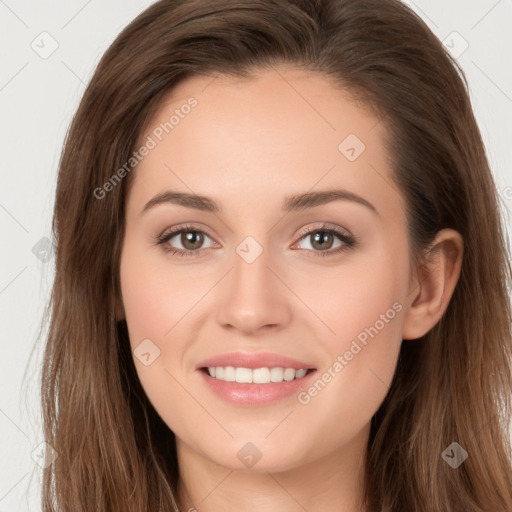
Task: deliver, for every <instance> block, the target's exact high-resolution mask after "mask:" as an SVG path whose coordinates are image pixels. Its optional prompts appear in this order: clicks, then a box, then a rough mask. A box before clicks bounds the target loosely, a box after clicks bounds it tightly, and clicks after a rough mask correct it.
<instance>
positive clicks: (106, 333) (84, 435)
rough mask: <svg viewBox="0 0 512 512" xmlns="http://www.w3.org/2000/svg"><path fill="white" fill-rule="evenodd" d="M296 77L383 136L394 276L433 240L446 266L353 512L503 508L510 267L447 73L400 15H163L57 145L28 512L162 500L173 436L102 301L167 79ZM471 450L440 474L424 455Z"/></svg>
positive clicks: (111, 294)
mask: <svg viewBox="0 0 512 512" xmlns="http://www.w3.org/2000/svg"><path fill="white" fill-rule="evenodd" d="M279 65H286V66H291V67H294V68H297V69H303V70H310V71H314V72H316V73H318V74H320V75H322V76H324V77H325V78H326V79H328V80H330V81H331V82H332V83H333V84H335V85H336V86H338V87H339V88H340V89H343V90H345V91H348V92H349V93H351V94H352V95H353V97H354V98H357V99H358V100H361V101H362V104H364V105H366V106H368V107H369V108H370V109H371V110H372V112H374V113H376V114H377V115H378V116H379V119H380V120H381V122H382V123H384V126H385V127H386V141H385V144H386V147H387V149H388V152H389V158H390V162H391V164H392V165H391V168H392V180H393V184H394V185H395V186H396V187H397V188H398V190H399V191H400V193H401V194H402V195H403V197H404V199H405V202H406V214H407V229H408V236H409V242H410V253H411V261H414V262H417V263H421V262H424V261H426V259H425V257H426V255H427V254H428V251H429V249H430V248H431V244H432V241H433V239H434V237H435V235H436V233H437V232H438V231H439V230H441V229H443V228H452V229H455V230H456V231H458V232H459V233H460V234H461V235H462V237H463V240H464V254H463V259H462V267H461V272H460V277H459V280H458V283H457V285H456V287H455V290H454V292H453V296H452V298H451V301H450V303H449V304H448V307H447V309H446V311H445V313H444V315H443V316H442V318H441V319H440V321H439V322H438V323H437V324H436V325H435V326H434V327H433V328H432V329H431V330H430V331H429V332H428V333H427V334H425V335H424V336H423V337H421V338H419V339H417V340H406V341H403V343H402V346H401V349H400V354H399V359H398V364H397V368H396V372H395V375H394V378H393V381H392V383H391V386H390V389H389V391H388V393H387V395H386V397H385V399H384V401H383V403H382V404H381V406H380V408H379V409H378V411H377V413H376V414H375V415H374V416H373V417H372V419H371V429H370V437H369V442H368V448H367V454H366V464H365V468H366V469H365V481H364V496H365V505H366V506H367V507H368V510H370V511H372V512H373V511H380V510H381V509H382V508H386V509H389V510H390V511H393V512H403V511H404V510H408V511H428V512H441V511H442V512H460V511H462V510H464V511H465V512H483V511H491V510H492V511H493V512H505V511H507V512H510V509H511V506H512V484H511V482H512V462H511V460H512V457H511V451H512V450H511V446H510V444H511V443H510V439H509V431H510V427H511V426H510V419H511V416H512V404H511V401H512V397H511V393H512V365H511V361H512V343H511V339H512V333H511V307H510V296H509V294H510V289H511V268H510V262H509V257H508V252H507V250H508V245H506V243H505V229H504V227H503V224H502V222H503V221H502V219H501V215H500V209H499V196H498V194H497V191H496V187H495V183H494V180H493V177H492V174H491V171H490V168H489V164H488V161H487V156H486V153H485V149H484V145H483V142H482V138H481V135H480V131H479V128H478V126H477V123H476V121H475V117H474V114H473V111H472V107H471V102H470V98H469V94H468V86H467V80H466V78H465V76H464V73H463V71H462V69H461V68H460V67H459V66H458V64H457V63H456V61H455V60H454V59H453V58H452V57H451V56H450V54H449V53H448V52H447V51H446V50H445V49H444V47H443V45H442V44H441V43H440V41H439V40H438V39H437V38H436V37H435V35H434V34H433V33H432V32H431V31H430V29H429V28H428V27H427V26H426V24H425V23H424V22H423V21H422V20H421V18H419V17H418V16H417V15H416V14H415V13H414V12H413V11H412V10H410V9H409V8H408V7H407V6H405V5H404V4H402V3H400V2H399V1H398V0H336V1H335V0H251V1H247V2H233V1H230V0H209V1H208V2H204V1H202V0H187V1H185V0H182V1H179V0H162V1H159V2H156V3H154V4H153V5H151V6H150V7H149V8H148V9H146V10H145V11H144V12H142V13H141V14H140V15H139V16H138V17H137V18H136V19H135V20H133V21H132V22H131V23H130V24H129V25H128V26H127V27H126V28H125V29H124V30H123V31H122V32H121V33H120V34H119V35H118V37H117V38H116V39H115V41H114V42H113V43H112V45H111V46H110V47H109V48H108V50H107V51H106V53H105V54H104V55H103V57H102V58H101V60H100V62H99V64H98V66H97V68H96V70H95V72H94V75H93V76H92V78H91V80H90V82H89V84H88V86H87V88H86V90H85V93H84V95H83V98H82V100H81V102H80V105H79V107H78V110H77V112H76V114H75V116H74V118H73V120H72V122H71V125H70V128H69V130H68V133H67V135H66V140H65V144H64V149H63V152H62V155H61V158H60V162H59V173H58V183H57V189H56V197H55V210H54V217H53V224H52V229H53V234H54V238H55V244H56V274H55V280H54V284H53V289H52V293H51V298H50V302H49V304H48V308H47V315H48V316H50V315H51V317H50V324H49V330H48V335H47V340H46V345H45V353H44V361H43V368H42V377H41V390H42V407H43V423H44V425H43V428H44V435H45V440H46V442H47V443H49V444H50V445H51V446H52V447H53V448H54V449H55V450H56V451H57V453H58V457H57V459H56V460H55V461H54V462H53V464H52V465H51V466H49V467H48V468H47V469H45V470H44V473H43V489H42V505H43V510H44V512H50V511H52V512H53V511H65V512H67V511H71V510H73V511H74V512H82V511H83V512H85V511H87V512H89V511H91V510H97V511H107V510H108V511H119V512H121V511H122V512H126V511H127V510H137V511H148V512H149V511H151V512H156V511H161V512H163V511H168V510H172V504H173V503H174V501H175V500H176V499H177V498H176V496H177V494H176V493H177V484H178V475H179V468H178V462H177V457H176V449H175V437H174V433H173V432H172V431H171V430H170V429H169V428H168V427H167V425H166V424H165V423H164V422H163V420H162V419H161V418H160V417H159V415H158V414H157V412H156V411H155V409H154V408H153V407H152V405H151V403H150V402H149V400H148V398H147V396H146V395H145V393H144V390H143V389H142V386H141V384H140V382H139V379H138V377H137V374H136V370H135V366H134V362H133V358H132V354H131V351H130V344H129V338H128V332H127V326H126V322H125V320H119V321H118V320H116V318H115V316H114V308H115V304H116V303H118V301H119V300H120V280H119V259H120V251H121V246H122V240H123V233H124V223H125V219H124V214H125V198H126V194H127V191H128V190H129V187H130V183H131V182H132V181H133V174H134V173H130V174H128V175H127V176H126V177H125V178H124V179H123V180H121V181H120V182H119V183H118V184H117V185H116V186H114V187H112V190H111V191H110V192H109V194H108V196H107V197H105V198H104V199H98V198H97V197H96V196H95V194H94V193H93V191H94V190H95V189H96V188H97V187H98V186H101V185H102V184H104V183H106V182H107V181H108V180H109V179H110V178H111V176H112V175H113V173H114V172H115V171H116V169H119V168H120V167H122V166H123V164H124V163H125V162H127V161H128V160H129V158H130V157H131V155H132V153H133V151H134V149H136V144H137V141H138V140H139V138H140V137H141V134H143V131H144V129H145V127H146V126H147V125H148V123H149V122H150V121H151V119H152V117H153V115H154V114H155V113H156V112H157V110H158V108H159V107H160V106H161V104H162V101H163V100H164V99H165V97H166V96H167V95H168V94H169V92H170V91H172V89H173V87H174V86H176V85H177V84H178V83H179V82H181V81H183V80H184V79H186V78H188V77H192V76H194V75H204V76H207V75H212V74H225V75H228V76H233V77H238V78H242V77H243V78H248V79H250V78H251V77H254V76H256V75H257V73H258V71H260V70H269V69H271V68H274V69H275V67H277V66H279ZM454 441H455V442H457V443H459V444H460V445H461V446H462V447H463V448H464V450H466V451H467V452H468V454H469V456H468V458H467V459H466V460H465V461H464V463H463V464H461V465H460V466H459V467H457V468H456V469H454V468H452V467H450V465H448V464H447V463H446V462H445V461H444V460H443V458H442V456H441V454H442V452H443V450H445V448H447V447H448V446H449V445H450V444H451V443H452V442H454Z"/></svg>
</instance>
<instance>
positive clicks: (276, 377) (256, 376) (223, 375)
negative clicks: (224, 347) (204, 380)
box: [208, 366, 307, 384]
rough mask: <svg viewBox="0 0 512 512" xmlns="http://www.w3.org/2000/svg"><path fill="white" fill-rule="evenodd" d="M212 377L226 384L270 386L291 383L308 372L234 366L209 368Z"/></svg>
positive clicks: (292, 369)
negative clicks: (277, 383) (271, 383)
mask: <svg viewBox="0 0 512 512" xmlns="http://www.w3.org/2000/svg"><path fill="white" fill-rule="evenodd" d="M208 373H209V374H210V377H214V378H215V379H219V380H224V381H226V382H239V383H243V384H253V383H254V384H269V383H270V382H283V380H285V381H291V380H294V379H301V378H302V377H304V376H305V375H306V373H307V370H304V369H302V370H295V369H294V368H279V367H275V368H256V369H254V370H253V369H251V368H235V367H233V366H209V367H208Z"/></svg>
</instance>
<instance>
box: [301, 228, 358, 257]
mask: <svg viewBox="0 0 512 512" xmlns="http://www.w3.org/2000/svg"><path fill="white" fill-rule="evenodd" d="M336 238H337V239H338V240H339V241H340V243H338V245H337V246H335V247H334V243H335V239H336ZM300 239H301V240H303V239H306V240H307V239H309V240H310V241H311V243H310V246H311V247H312V249H308V250H309V251H311V252H312V253H313V256H321V257H325V256H335V255H338V254H340V253H341V252H343V251H346V250H348V249H351V248H352V247H354V246H355V244H356V239H355V237H354V236H353V235H349V234H346V233H343V232H342V231H340V230H339V229H337V228H335V227H329V225H327V224H324V225H323V226H320V227H317V228H315V229H309V230H308V231H306V232H303V233H302V234H301V238H300ZM333 247H334V249H333Z"/></svg>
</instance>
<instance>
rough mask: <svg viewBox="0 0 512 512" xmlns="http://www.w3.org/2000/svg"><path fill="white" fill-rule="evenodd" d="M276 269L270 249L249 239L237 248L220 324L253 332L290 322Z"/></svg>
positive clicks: (220, 315) (219, 318)
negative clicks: (264, 327)
mask: <svg viewBox="0 0 512 512" xmlns="http://www.w3.org/2000/svg"><path fill="white" fill-rule="evenodd" d="M265 240H267V239H265ZM265 244H266V242H265ZM276 266H277V265H275V262H274V261H273V257H272V252H271V251H270V249H268V247H266V246H265V245H264V244H263V243H260V242H258V241H257V240H256V239H255V238H253V237H250V236H249V237H246V238H245V239H244V240H243V241H242V242H241V243H240V244H239V245H238V246H237V247H236V248H235V254H233V258H232V270H231V272H230V273H229V275H228V276H227V283H226V286H224V287H223V290H222V297H220V299H219V303H218V304H219V307H218V315H219V317H218V320H219V322H220V323H221V324H224V325H232V326H233V327H236V328H238V329H240V330H241V331H245V332H251V331H255V330H257V329H259V328H260V327H263V326H268V325H272V326H274V327H275V326H278V325H283V324H286V323H287V322H288V321H289V316H290V315H289V313H290V311H289V304H288V296H287V294H286V290H285V287H283V285H282V283H281V282H280V280H279V279H278V278H277V277H276V275H275V272H276V271H275V269H274V267H276Z"/></svg>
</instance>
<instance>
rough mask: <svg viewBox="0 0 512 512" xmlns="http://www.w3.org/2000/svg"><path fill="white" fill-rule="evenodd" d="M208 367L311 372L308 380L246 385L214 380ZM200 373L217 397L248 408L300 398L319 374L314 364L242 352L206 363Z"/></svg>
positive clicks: (201, 366)
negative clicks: (294, 396)
mask: <svg viewBox="0 0 512 512" xmlns="http://www.w3.org/2000/svg"><path fill="white" fill-rule="evenodd" d="M208 366H234V367H238V368H251V369H255V368H273V367H282V368H294V369H295V370H301V369H304V370H310V371H309V372H308V373H307V374H306V375H305V376H304V377H302V378H300V379H294V380H292V381H283V382H269V383H268V384H254V383H252V384H243V383H238V382H226V381H223V380H219V379H215V378H213V377H210V375H209V374H208V371H207V370H206V368H207V367H208ZM197 370H198V373H199V374H200V375H201V378H202V379H203V381H204V383H205V384H206V385H207V386H208V388H209V389H210V390H211V391H213V392H214V393H215V394H216V395H217V396H219V397H220V398H222V399H223V400H226V401H228V402H230V403H231V404H234V405H237V406H247V407H254V406H261V405H268V404H271V403H273V402H277V401H278V400H282V399H284V398H287V397H290V396H291V395H297V393H298V392H299V391H301V390H302V389H304V388H306V387H308V386H309V385H310V381H311V378H312V376H313V375H315V374H316V370H315V369H314V368H313V367H312V366H311V365H310V364H307V363H304V362H302V361H297V360H295V359H290V358H289V357H284V356H280V355H277V354H270V353H262V354H243V353H241V352H236V353H231V354H223V355H220V356H216V357H212V358H210V359H206V360H205V361H202V362H201V363H200V364H199V365H198V366H197Z"/></svg>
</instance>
